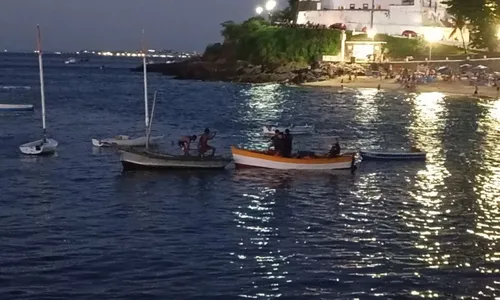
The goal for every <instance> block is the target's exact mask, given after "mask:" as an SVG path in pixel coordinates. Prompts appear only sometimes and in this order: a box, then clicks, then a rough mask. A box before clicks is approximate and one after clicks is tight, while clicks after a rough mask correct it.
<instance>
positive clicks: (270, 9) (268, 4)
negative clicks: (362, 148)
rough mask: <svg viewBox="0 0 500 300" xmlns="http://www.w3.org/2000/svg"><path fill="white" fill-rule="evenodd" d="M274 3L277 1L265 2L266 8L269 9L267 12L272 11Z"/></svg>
mask: <svg viewBox="0 0 500 300" xmlns="http://www.w3.org/2000/svg"><path fill="white" fill-rule="evenodd" d="M276 4H277V3H276V1H274V0H269V1H267V2H266V10H267V11H269V12H270V11H272V10H273V9H274V8H275V7H276Z"/></svg>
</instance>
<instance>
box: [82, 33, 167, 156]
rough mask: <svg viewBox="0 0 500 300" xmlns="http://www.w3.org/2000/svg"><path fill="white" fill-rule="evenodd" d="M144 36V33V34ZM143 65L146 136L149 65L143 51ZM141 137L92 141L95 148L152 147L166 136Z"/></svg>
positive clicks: (123, 136) (120, 137)
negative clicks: (148, 145)
mask: <svg viewBox="0 0 500 300" xmlns="http://www.w3.org/2000/svg"><path fill="white" fill-rule="evenodd" d="M143 35H144V32H143ZM142 58H143V59H142V63H143V73H144V123H145V125H146V135H147V133H148V131H149V115H148V113H149V108H148V103H149V101H148V76H147V74H148V73H147V66H146V65H147V63H146V50H145V48H144V50H143V56H142ZM146 135H144V136H139V137H136V138H131V137H130V136H128V135H118V136H116V137H113V138H105V139H92V145H94V146H95V147H116V146H118V147H144V146H146V144H147V143H148V142H149V144H150V145H153V144H156V143H158V142H159V141H160V140H162V139H163V138H164V137H165V136H164V135H159V136H153V137H150V138H149V140H148V138H147V136H146Z"/></svg>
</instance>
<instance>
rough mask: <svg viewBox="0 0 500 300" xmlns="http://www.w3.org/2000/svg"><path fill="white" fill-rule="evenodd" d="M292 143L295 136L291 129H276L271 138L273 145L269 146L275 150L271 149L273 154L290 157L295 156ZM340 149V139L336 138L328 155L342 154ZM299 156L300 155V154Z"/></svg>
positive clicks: (310, 153) (309, 153)
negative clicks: (283, 130)
mask: <svg viewBox="0 0 500 300" xmlns="http://www.w3.org/2000/svg"><path fill="white" fill-rule="evenodd" d="M292 144H293V136H292V134H291V133H290V130H288V129H286V130H285V132H280V131H279V130H276V131H275V132H274V136H273V137H272V138H271V146H269V149H271V148H273V150H271V151H273V154H274V155H276V156H282V157H288V158H290V157H295V156H293V155H292V148H293V147H292ZM340 151H341V149H340V144H339V139H338V138H336V139H335V144H333V146H332V148H331V149H330V151H329V152H328V154H327V156H328V157H330V158H331V157H337V156H339V155H340ZM299 154H300V153H299ZM308 155H309V156H311V155H312V152H308ZM312 156H314V155H312ZM297 157H300V155H299V156H297Z"/></svg>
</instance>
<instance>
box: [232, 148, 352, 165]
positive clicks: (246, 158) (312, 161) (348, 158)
mask: <svg viewBox="0 0 500 300" xmlns="http://www.w3.org/2000/svg"><path fill="white" fill-rule="evenodd" d="M231 152H232V154H233V158H234V164H235V166H236V167H237V168H265V169H279V170H311V171H329V170H347V169H351V170H353V169H354V168H355V157H354V155H353V154H345V155H341V156H338V157H332V158H329V157H318V158H286V157H280V156H273V155H270V154H267V153H265V152H261V151H253V150H246V149H241V148H237V147H231Z"/></svg>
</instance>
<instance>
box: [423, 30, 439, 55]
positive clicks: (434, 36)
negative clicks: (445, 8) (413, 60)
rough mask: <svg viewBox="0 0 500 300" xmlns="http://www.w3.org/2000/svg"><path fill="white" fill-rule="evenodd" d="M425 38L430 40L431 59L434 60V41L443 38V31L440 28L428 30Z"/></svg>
mask: <svg viewBox="0 0 500 300" xmlns="http://www.w3.org/2000/svg"><path fill="white" fill-rule="evenodd" d="M424 36H425V39H426V40H427V41H428V42H429V61H430V60H432V43H434V42H437V41H439V40H441V38H442V37H443V32H442V31H441V30H439V29H438V28H433V29H431V30H429V31H428V32H426V34H425V35H424Z"/></svg>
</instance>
